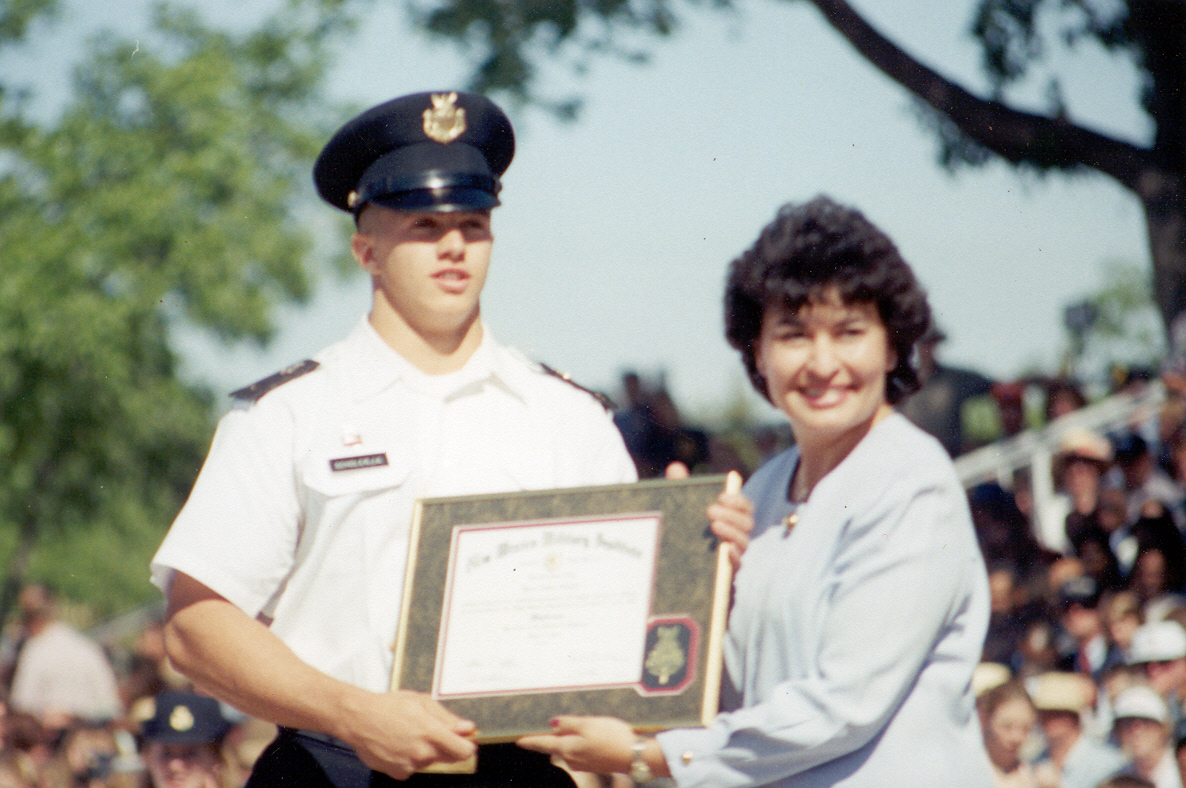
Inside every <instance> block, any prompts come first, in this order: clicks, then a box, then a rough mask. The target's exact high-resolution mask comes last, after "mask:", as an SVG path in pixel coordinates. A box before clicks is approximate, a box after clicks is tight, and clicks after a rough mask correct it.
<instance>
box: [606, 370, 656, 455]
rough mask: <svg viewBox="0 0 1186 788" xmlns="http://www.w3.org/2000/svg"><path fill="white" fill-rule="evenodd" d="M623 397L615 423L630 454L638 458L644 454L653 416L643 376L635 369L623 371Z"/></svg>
mask: <svg viewBox="0 0 1186 788" xmlns="http://www.w3.org/2000/svg"><path fill="white" fill-rule="evenodd" d="M622 399H623V403H622V407H620V408H618V410H617V411H615V412H614V425H615V426H616V427H617V428H618V431H619V432H621V433H622V442H623V443H625V444H626V450H627V451H629V452H630V456H631V457H635V458H637V457H639V456H641V454H642V446H643V441H644V440H645V439H646V433H647V430H648V429H649V426H650V423H651V420H652V417H651V410H650V407H649V406H648V405H647V393H646V389H645V387H644V386H643V383H642V378H640V377H639V376H638V373H637V372H635V371H633V370H628V371H626V372H624V373H622ZM636 462H637V460H636Z"/></svg>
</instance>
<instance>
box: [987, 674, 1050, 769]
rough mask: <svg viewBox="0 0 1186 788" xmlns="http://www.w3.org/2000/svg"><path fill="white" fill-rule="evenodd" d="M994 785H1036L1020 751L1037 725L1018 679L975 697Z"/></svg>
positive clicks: (1028, 700)
mask: <svg viewBox="0 0 1186 788" xmlns="http://www.w3.org/2000/svg"><path fill="white" fill-rule="evenodd" d="M976 708H977V710H978V711H979V712H980V727H981V730H982V731H983V733H984V746H985V749H986V750H987V751H988V760H989V761H990V762H991V763H992V771H993V778H994V780H995V784H996V788H1038V783H1037V779H1036V778H1035V776H1034V772H1033V769H1032V768H1030V766H1029V764H1027V763H1025V762H1024V761H1022V759H1021V750H1022V747H1024V746H1025V744H1026V742H1027V741H1028V740H1029V737H1030V734H1031V733H1033V730H1034V725H1036V724H1037V720H1038V717H1037V712H1036V711H1035V710H1034V704H1033V702H1032V701H1031V700H1030V697H1029V695H1028V694H1027V693H1026V691H1025V687H1024V686H1022V684H1021V682H1019V681H1008V682H1006V683H1004V684H1001V685H1000V686H997V687H993V688H992V689H990V690H988V691H987V692H985V693H984V694H983V695H981V696H980V697H979V698H978V699H977V700H976Z"/></svg>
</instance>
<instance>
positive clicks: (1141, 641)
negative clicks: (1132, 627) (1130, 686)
mask: <svg viewBox="0 0 1186 788" xmlns="http://www.w3.org/2000/svg"><path fill="white" fill-rule="evenodd" d="M1183 657H1186V629H1182V625H1181V624H1179V623H1178V622H1177V621H1153V622H1150V623H1148V624H1142V625H1141V626H1139V627H1137V631H1136V632H1135V633H1134V634H1133V636H1132V647H1131V648H1130V649H1129V652H1128V664H1130V665H1140V664H1142V663H1145V662H1168V661H1169V660H1172V659H1182V658H1183Z"/></svg>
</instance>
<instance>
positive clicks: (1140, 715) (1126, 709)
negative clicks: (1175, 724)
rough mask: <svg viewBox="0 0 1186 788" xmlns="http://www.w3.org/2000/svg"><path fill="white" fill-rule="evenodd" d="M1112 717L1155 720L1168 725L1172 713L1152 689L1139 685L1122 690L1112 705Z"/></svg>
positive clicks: (1117, 718)
mask: <svg viewBox="0 0 1186 788" xmlns="http://www.w3.org/2000/svg"><path fill="white" fill-rule="evenodd" d="M1112 717H1113V719H1116V720H1123V719H1139V720H1153V721H1154V722H1160V723H1161V724H1162V725H1168V724H1169V722H1170V711H1169V708H1168V707H1167V706H1166V705H1165V701H1164V700H1162V699H1161V696H1160V695H1158V694H1157V693H1156V692H1155V691H1154V690H1153V689H1152V688H1150V687H1146V686H1145V685H1143V684H1138V685H1136V686H1134V687H1128V688H1126V689H1123V690H1121V691H1120V694H1118V695H1117V696H1116V700H1115V701H1114V702H1113V703H1112Z"/></svg>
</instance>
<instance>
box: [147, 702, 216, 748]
mask: <svg viewBox="0 0 1186 788" xmlns="http://www.w3.org/2000/svg"><path fill="white" fill-rule="evenodd" d="M230 729H231V723H230V721H229V720H228V719H227V718H226V717H224V716H223V714H222V707H220V706H219V705H218V701H216V700H215V699H214V698H208V697H206V696H204V695H195V694H194V693H192V692H177V691H172V690H166V691H165V692H162V693H161V694H160V695H157V697H156V707H155V709H154V710H153V715H152V717H151V718H150V719H147V720H145V721H144V724H143V725H141V726H140V736H141V738H143V739H144V740H145V741H156V742H160V743H161V744H177V745H190V744H208V743H211V742H219V741H222V739H223V737H224V736H226V735H227V732H228V731H229V730H230Z"/></svg>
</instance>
